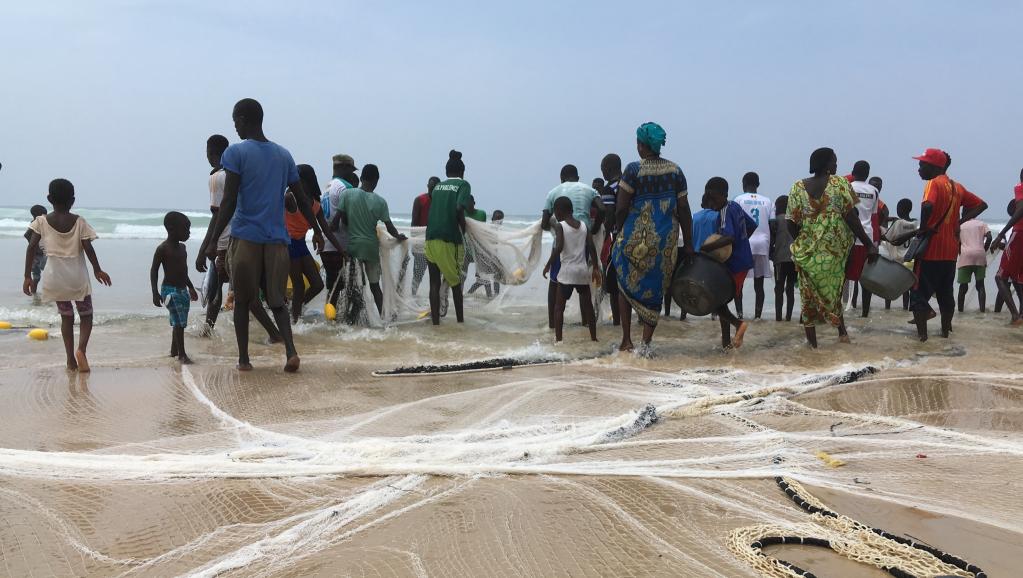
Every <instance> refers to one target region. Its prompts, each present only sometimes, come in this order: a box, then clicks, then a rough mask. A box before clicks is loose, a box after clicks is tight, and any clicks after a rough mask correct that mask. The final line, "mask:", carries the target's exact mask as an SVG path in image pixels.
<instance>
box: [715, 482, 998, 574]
mask: <svg viewBox="0 0 1023 578" xmlns="http://www.w3.org/2000/svg"><path fill="white" fill-rule="evenodd" d="M774 481H775V483H776V484H778V487H779V488H780V489H781V490H782V491H783V492H784V493H785V495H786V496H788V497H789V499H791V500H792V501H793V502H795V504H796V505H797V506H799V507H800V509H802V510H803V511H805V512H806V513H808V514H810V516H811V518H812V522H811V523H807V524H796V525H792V526H788V527H786V526H780V525H770V524H765V525H758V526H750V527H746V528H739V529H736V530H733V531H732V532H731V534H730V535H729V543H728V546H729V548H731V550H732V551H733V552H735V553H736V554H737V555H738V556H739V557H740V558H742V559H744V560H746V561H747V562H748V563H749V564H750V565H751V566H753V567H754V568H756V569H757V570H758V571H760V572H761V574H763V575H764V576H771V577H777V578H793V577H794V578H816V577H815V575H814V574H813V573H812V572H809V571H807V570H804V569H802V568H800V567H799V566H796V565H795V564H792V563H791V562H786V561H785V560H779V559H777V558H773V557H771V556H768V555H767V554H764V552H763V548H765V547H767V546H777V545H781V544H800V545H804V546H815V547H819V548H828V549H830V550H832V551H834V552H835V553H837V554H839V555H841V556H844V557H846V558H849V559H850V560H853V561H856V562H861V563H863V564H870V565H872V566H874V567H876V568H879V569H881V570H884V571H885V572H888V573H889V574H891V575H892V576H895V578H924V577H929V576H960V577H962V578H987V574H985V573H984V571H983V570H981V569H980V568H978V567H977V566H976V565H974V564H971V563H969V562H967V561H966V560H963V559H962V558H959V557H958V556H955V555H953V554H949V553H948V552H944V551H941V550H939V549H937V548H934V547H933V546H929V545H927V544H921V543H919V542H917V541H915V540H910V539H908V538H903V537H902V536H896V535H894V534H891V533H889V532H886V531H884V530H881V529H879V528H871V527H869V526H866V525H864V524H862V523H860V522H857V521H856V520H853V519H852V518H849V517H848V516H844V515H842V514H839V513H837V512H834V511H832V510H830V509H829V508H828V507H827V506H826V505H824V503H823V502H821V501H820V500H818V499H817V498H816V497H815V496H813V495H812V494H810V493H809V492H808V491H806V488H804V487H803V486H802V485H800V484H799V482H797V481H795V480H792V479H790V478H783V477H777V478H775V479H774Z"/></svg>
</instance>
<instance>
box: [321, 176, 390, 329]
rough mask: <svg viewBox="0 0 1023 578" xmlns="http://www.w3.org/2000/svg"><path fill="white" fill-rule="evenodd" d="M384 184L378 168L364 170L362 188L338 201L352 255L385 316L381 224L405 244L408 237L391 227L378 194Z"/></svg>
mask: <svg viewBox="0 0 1023 578" xmlns="http://www.w3.org/2000/svg"><path fill="white" fill-rule="evenodd" d="M379 182H380V169H378V168H377V166H376V165H365V166H364V167H362V183H361V186H360V187H358V188H354V189H346V190H345V191H344V192H342V193H341V198H340V199H339V200H338V212H339V213H340V215H341V221H342V222H343V223H344V224H345V228H346V229H347V230H348V253H349V254H350V255H351V256H352V258H354V259H357V260H359V261H361V262H362V266H363V268H364V270H365V271H366V280H367V281H369V290H370V292H372V293H373V301H375V302H376V305H377V312H379V313H381V314H383V312H384V292H383V291H382V290H381V289H380V273H381V270H380V240H379V239H378V238H377V223H383V224H384V227H386V228H387V232H388V233H389V234H390V235H391V236H392V237H394V238H395V239H397V240H398V241H404V240H405V239H407V237H406V236H405V235H403V234H401V233H399V232H398V229H396V228H395V227H394V224H393V223H391V215H390V212H389V211H388V208H387V201H386V200H385V199H384V198H383V197H381V196H380V195H378V194H376V193H375V192H373V191H375V190H376V188H377V184H378V183H379Z"/></svg>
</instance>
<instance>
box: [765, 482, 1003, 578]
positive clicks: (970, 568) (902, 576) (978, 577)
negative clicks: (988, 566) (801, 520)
mask: <svg viewBox="0 0 1023 578" xmlns="http://www.w3.org/2000/svg"><path fill="white" fill-rule="evenodd" d="M774 482H775V483H776V484H778V487H779V488H781V490H782V491H783V492H785V495H786V496H788V497H789V498H790V499H792V501H793V502H795V503H796V505H797V506H799V507H800V508H801V509H802V510H803V511H805V512H807V513H809V514H820V515H822V516H827V517H829V518H837V517H838V514H836V513H835V512H832V511H831V510H826V509H824V508H818V507H816V506H814V505H812V504H810V503H809V502H807V501H806V500H804V499H803V498H801V497H800V496H799V494H798V493H797V492H796V491H795V490H793V489H792V486H791V485H790V484H789V483H788V482H786V481H785V479H784V478H782V477H780V476H779V477H776V478H774ZM869 530H870V531H871V532H873V533H875V534H877V535H878V536H881V537H882V538H887V539H889V540H892V541H894V542H898V543H899V544H903V545H905V546H910V547H911V548H916V549H917V550H923V551H924V552H927V553H928V554H931V555H932V556H934V557H935V558H937V559H939V560H941V561H942V562H944V563H946V564H951V565H952V566H955V567H956V568H959V569H960V570H964V571H966V572H969V573H971V574H973V576H974V578H987V574H986V573H985V572H984V571H983V570H981V569H980V568H979V567H977V566H976V565H974V564H971V563H969V562H967V561H966V560H963V559H962V558H959V557H958V556H954V555H952V554H949V553H948V552H943V551H941V550H939V549H937V548H935V547H933V546H928V545H927V544H921V543H920V542H917V541H916V540H910V539H908V538H903V537H902V536H896V535H894V534H891V533H888V532H885V531H884V530H881V529H880V528H869ZM783 539H784V538H783ZM810 539H811V538H807V540H810ZM812 539H814V540H818V539H817V538H812ZM764 540H765V538H761V539H760V542H761V543H763V542H764ZM820 541H821V542H827V541H826V540H820ZM782 543H784V542H782ZM807 543H808V544H809V542H807ZM765 545H766V544H765ZM810 545H811V546H820V545H821V544H810ZM828 547H830V544H829V545H828ZM761 555H763V554H761ZM779 562H781V561H780V560H779ZM884 570H885V571H886V572H888V573H889V574H891V575H892V576H895V577H896V578H915V577H914V576H913V575H912V574H909V573H907V572H905V571H903V570H900V569H898V568H884Z"/></svg>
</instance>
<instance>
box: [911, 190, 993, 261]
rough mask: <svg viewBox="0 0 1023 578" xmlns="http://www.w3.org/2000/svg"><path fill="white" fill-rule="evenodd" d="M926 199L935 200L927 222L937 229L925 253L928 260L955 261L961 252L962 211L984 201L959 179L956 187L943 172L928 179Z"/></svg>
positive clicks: (929, 225) (925, 259)
mask: <svg viewBox="0 0 1023 578" xmlns="http://www.w3.org/2000/svg"><path fill="white" fill-rule="evenodd" d="M923 202H925V203H930V204H931V216H930V217H929V219H928V221H927V225H928V227H929V228H931V229H934V231H935V233H934V235H932V236H931V241H930V243H929V244H928V245H927V251H926V252H925V253H924V257H923V258H924V261H955V260H956V258H957V257H958V256H959V217H960V213H961V212H962V210H963V209H967V210H969V209H972V208H974V207H976V206H977V205H980V204H981V203H983V202H984V201H982V200H981V199H980V197H978V196H977V195H974V194H973V193H971V192H970V191H968V190H966V187H964V186H962V185H961V184H959V183H955V190H954V191H953V187H952V180H951V179H949V178H948V176H946V175H940V176H938V177H935V178H933V179H931V180H929V181H927V185H926V186H924V200H923ZM949 203H951V210H949Z"/></svg>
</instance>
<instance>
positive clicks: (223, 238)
mask: <svg viewBox="0 0 1023 578" xmlns="http://www.w3.org/2000/svg"><path fill="white" fill-rule="evenodd" d="M225 183H227V171H225V170H224V169H218V170H217V171H216V172H215V173H213V174H211V175H210V206H211V207H216V208H217V209H219V208H220V204H221V203H223V202H224V185H225ZM230 240H231V223H230V221H229V222H228V223H227V226H226V227H224V232H223V233H221V234H220V238H219V239H217V250H218V251H226V250H227V244H228V242H230Z"/></svg>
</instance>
